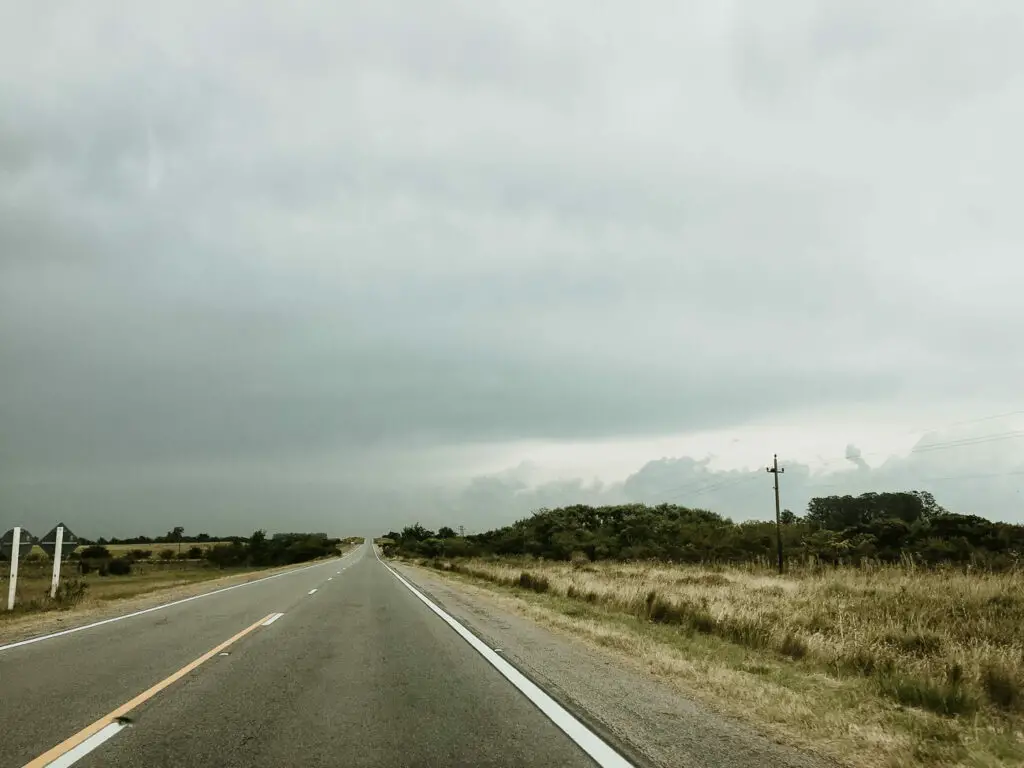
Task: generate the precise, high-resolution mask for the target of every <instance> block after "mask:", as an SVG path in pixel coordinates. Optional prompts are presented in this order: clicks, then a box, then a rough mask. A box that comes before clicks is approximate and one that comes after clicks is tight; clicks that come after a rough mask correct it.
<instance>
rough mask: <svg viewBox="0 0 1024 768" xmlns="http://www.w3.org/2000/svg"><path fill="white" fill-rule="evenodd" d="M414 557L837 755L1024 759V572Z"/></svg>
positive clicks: (845, 759)
mask: <svg viewBox="0 0 1024 768" xmlns="http://www.w3.org/2000/svg"><path fill="white" fill-rule="evenodd" d="M419 562H420V564H421V565H427V566H430V567H434V568H436V569H438V570H440V571H442V572H444V573H447V574H448V575H449V576H450V577H451V578H455V579H462V580H470V581H472V582H474V583H477V584H482V585H486V586H488V587H489V588H491V589H493V590H496V591H497V592H499V593H503V594H504V595H505V596H506V598H507V599H510V600H512V601H514V602H515V603H516V604H517V606H518V607H519V609H520V610H521V611H523V612H524V613H527V614H528V615H530V616H532V617H533V618H535V619H538V620H540V621H542V622H545V623H548V624H550V625H553V626H556V627H558V628H560V629H563V630H566V631H569V632H571V633H573V634H575V635H577V636H581V637H582V638H584V639H586V640H588V641H589V642H592V643H596V644H600V645H603V646H606V647H611V648H613V649H617V650H619V651H622V652H623V653H624V654H625V655H628V656H630V657H632V658H633V659H637V658H639V659H642V660H643V662H644V663H645V665H646V666H647V667H648V669H649V670H650V671H651V672H653V673H654V674H657V675H660V676H665V677H669V678H672V679H673V680H674V681H676V682H677V683H678V684H679V685H680V687H681V688H683V689H684V690H685V691H686V693H687V694H688V695H691V696H693V697H695V698H698V699H701V700H703V701H704V702H705V703H706V704H707V705H709V706H711V707H712V708H713V709H716V710H718V711H722V712H725V713H727V714H731V715H733V716H736V717H739V718H742V719H744V720H746V721H748V722H752V723H754V724H755V725H757V726H758V727H759V728H760V729H761V730H763V731H764V732H766V733H768V734H769V735H772V736H773V737H776V738H780V740H783V741H786V742H789V743H793V744H796V745H799V746H803V747H805V748H810V749H811V750H813V751H815V752H818V753H819V754H824V755H828V756H830V757H833V758H835V759H837V760H839V761H840V762H842V763H844V764H848V765H864V766H891V767H896V766H925V765H928V766H932V765H963V766H978V767H979V768H980V767H981V766H1001V765H1020V764H1024V572H1021V571H1012V572H1007V573H1000V574H992V573H977V572H974V573H971V572H964V571H958V570H952V569H950V570H940V571H922V570H917V569H915V568H913V567H911V566H906V567H901V566H887V567H882V566H871V567H863V568H844V569H808V570H806V571H802V572H797V573H789V574H787V575H786V576H785V577H778V576H776V575H774V574H772V573H771V572H770V571H767V570H764V569H761V568H759V567H754V566H751V567H748V568H705V567H698V566H673V565H654V564H623V563H611V562H602V563H590V562H587V561H583V562H575V563H565V562H545V561H538V560H529V559H506V560H494V559H488V560H484V559H461V560H421V561H419Z"/></svg>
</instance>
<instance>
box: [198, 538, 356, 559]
mask: <svg viewBox="0 0 1024 768" xmlns="http://www.w3.org/2000/svg"><path fill="white" fill-rule="evenodd" d="M340 541H341V540H340V539H332V538H328V536H327V535H326V534H322V533H282V534H274V535H273V536H272V537H270V538H267V532H266V531H262V530H260V531H256V532H255V533H253V535H252V536H250V537H249V540H248V541H247V542H245V543H243V542H242V541H232V542H231V543H230V544H216V545H214V546H212V547H210V548H209V549H208V550H206V559H207V560H209V561H210V562H211V563H213V564H214V565H218V566H220V567H221V568H226V567H231V566H240V565H255V566H266V565H291V564H292V563H302V562H305V561H307V560H315V559H316V558H318V557H326V556H328V555H333V554H337V552H338V544H339V543H340Z"/></svg>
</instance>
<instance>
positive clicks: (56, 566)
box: [50, 525, 64, 600]
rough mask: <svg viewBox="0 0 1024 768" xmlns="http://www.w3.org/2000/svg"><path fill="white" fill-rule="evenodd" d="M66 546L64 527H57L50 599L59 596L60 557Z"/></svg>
mask: <svg viewBox="0 0 1024 768" xmlns="http://www.w3.org/2000/svg"><path fill="white" fill-rule="evenodd" d="M63 546H64V526H63V525H58V526H57V545H56V547H55V548H54V550H53V581H51V582H50V599H51V600H52V599H53V598H55V597H56V596H57V585H58V584H60V556H61V549H63Z"/></svg>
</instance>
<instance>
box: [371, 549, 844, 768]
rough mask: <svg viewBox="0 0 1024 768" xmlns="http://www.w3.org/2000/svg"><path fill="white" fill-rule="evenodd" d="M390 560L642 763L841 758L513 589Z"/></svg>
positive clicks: (719, 767) (803, 763)
mask: <svg viewBox="0 0 1024 768" xmlns="http://www.w3.org/2000/svg"><path fill="white" fill-rule="evenodd" d="M390 564H391V565H392V567H394V568H396V569H397V570H398V571H399V572H400V573H401V574H402V575H403V576H405V577H406V578H408V579H409V580H410V581H412V582H413V583H415V584H416V585H418V586H419V587H420V588H421V589H422V590H423V591H424V592H425V593H426V594H428V595H429V596H430V597H431V598H432V599H434V600H435V601H436V602H438V603H439V604H440V605H441V606H443V607H444V609H445V610H446V611H448V612H449V613H450V614H451V615H452V616H454V617H455V618H457V619H458V620H459V621H461V622H462V623H463V624H465V625H466V626H467V627H468V628H470V629H471V630H472V631H473V632H475V633H476V634H477V635H478V636H479V637H481V638H482V639H483V640H484V641H485V642H487V643H488V644H489V645H490V646H491V647H492V648H500V649H501V652H502V654H503V655H504V656H506V657H507V658H508V659H509V661H511V662H512V663H513V664H515V665H516V666H517V667H518V668H519V669H520V670H522V671H523V672H524V673H525V674H526V675H527V676H529V677H531V678H532V679H533V680H534V681H535V682H537V683H538V684H539V685H541V686H542V687H543V688H545V690H547V691H548V692H549V693H550V694H551V695H552V696H554V697H555V698H557V699H558V700H559V701H561V702H562V704H563V705H564V706H566V707H567V708H569V709H570V710H571V711H573V712H575V713H577V714H578V715H580V716H581V719H582V720H584V721H585V722H586V723H587V724H588V725H590V726H591V727H592V728H593V729H594V730H595V731H596V732H598V733H599V734H601V735H602V736H605V737H606V738H608V739H609V741H611V742H612V743H613V744H615V745H616V746H618V747H620V748H621V749H622V751H623V753H624V754H626V755H627V756H628V757H630V758H632V759H634V761H635V762H637V763H638V764H644V763H646V764H648V765H654V766H665V767H666V768H668V767H669V766H682V765H685V766H688V767H691V768H705V767H706V768H712V766H714V767H715V768H754V767H755V766H756V767H758V768H760V767H761V766H769V765H770V766H780V767H783V768H825V767H826V766H834V765H835V763H833V762H831V761H828V760H826V759H823V758H819V757H816V756H813V755H809V754H807V753H804V752H801V751H799V750H796V749H794V748H792V747H788V746H785V745H783V744H778V743H775V742H773V741H772V740H771V739H770V738H768V737H767V736H765V735H763V734H761V733H758V732H757V731H756V730H754V729H753V728H751V727H750V726H748V725H745V724H743V723H740V722H738V721H735V720H732V719H730V718H727V717H724V716H723V715H720V714H718V713H715V712H712V711H710V710H708V709H707V708H706V707H704V706H702V705H701V704H699V703H697V702H695V701H693V700H692V699H689V698H687V697H686V695H685V692H684V691H681V690H680V688H679V687H678V686H677V685H674V684H673V683H671V682H670V681H667V680H665V679H661V678H659V677H657V676H656V675H654V674H652V673H651V672H650V671H649V669H647V668H645V666H644V665H643V664H642V663H641V662H640V661H639V660H638V659H636V658H633V657H631V656H629V655H627V654H625V653H623V652H618V651H616V650H615V649H614V648H606V647H603V646H600V645H596V644H593V643H590V642H586V641H584V640H582V639H580V638H577V637H574V636H572V635H571V634H569V633H567V632H563V631H560V630H557V629H554V628H549V627H546V626H542V625H540V624H538V623H537V622H535V621H533V620H531V619H530V618H527V616H526V615H524V611H523V609H522V605H521V604H518V601H516V600H515V599H514V598H508V597H505V596H502V595H498V594H496V593H494V592H491V591H489V590H487V589H484V588H481V587H476V586H474V585H471V584H466V583H464V582H460V581H455V580H453V579H451V578H446V577H444V576H443V575H441V574H438V573H436V572H433V571H429V570H427V569H424V568H419V567H416V566H411V565H407V564H402V563H394V562H392V563H390Z"/></svg>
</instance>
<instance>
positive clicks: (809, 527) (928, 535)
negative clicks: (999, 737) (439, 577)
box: [384, 491, 1024, 568]
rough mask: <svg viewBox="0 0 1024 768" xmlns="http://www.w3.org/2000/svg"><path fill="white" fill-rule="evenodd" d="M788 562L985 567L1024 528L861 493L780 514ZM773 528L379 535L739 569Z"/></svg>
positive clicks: (658, 510) (694, 514)
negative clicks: (726, 565)
mask: <svg viewBox="0 0 1024 768" xmlns="http://www.w3.org/2000/svg"><path fill="white" fill-rule="evenodd" d="M782 520H783V525H782V526H781V528H782V537H783V546H784V549H785V552H786V556H787V557H788V558H799V559H808V558H816V559H817V560H818V561H822V562H826V563H833V564H839V563H852V564H856V563H860V562H862V561H864V560H865V559H871V560H879V561H883V562H896V561H899V560H900V559H901V558H907V557H909V558H913V560H914V561H916V562H918V563H921V564H926V565H932V564H938V563H943V562H952V563H958V564H966V563H974V564H977V565H983V566H986V567H992V568H1005V567H1009V566H1011V565H1013V564H1015V563H1016V562H1017V561H1018V558H1019V557H1021V556H1022V555H1024V526H1021V525H1012V524H1009V523H997V522H991V521H989V520H985V519H984V518H981V517H976V516H972V515H959V514H953V513H950V512H948V511H947V510H945V509H943V508H942V507H941V506H939V504H937V503H936V501H935V499H934V497H933V496H932V495H931V494H930V493H927V492H921V491H901V492H893V493H865V494H862V495H860V496H828V497H820V498H814V499H811V501H810V503H809V505H808V509H807V514H806V515H805V516H803V517H799V516H797V515H795V514H793V513H792V512H790V511H789V510H786V511H785V513H784V514H783V515H782ZM775 537H776V531H775V523H774V521H770V522H766V521H759V520H754V521H748V522H742V523H734V522H733V521H732V520H730V519H728V518H725V517H722V516H721V515H718V514H716V513H714V512H710V511H708V510H705V509H690V508H688V507H681V506H677V505H673V504H662V505H659V506H655V507H649V506H646V505H644V504H626V505H620V506H607V507H590V506H585V505H574V506H569V507H562V508H559V509H542V510H539V511H538V512H536V513H534V514H533V515H532V516H530V517H528V518H525V519H523V520H519V521H518V522H516V523H514V524H512V525H509V526H505V527H503V528H498V529H495V530H493V531H487V532H486V533H481V534H477V535H472V536H466V537H459V536H455V535H454V531H453V530H452V529H451V528H447V527H445V528H442V529H441V530H440V531H438V532H436V533H435V532H433V531H430V530H428V529H426V528H424V527H423V526H421V525H420V524H419V523H416V524H415V525H412V526H408V527H406V528H404V529H403V530H402V531H401V532H396V531H390V532H389V533H387V534H385V539H386V541H385V542H384V546H385V551H386V552H395V553H401V554H407V555H414V556H423V557H438V556H442V555H444V556H449V557H459V556H467V555H477V556H479V555H533V556H535V557H543V558H547V559H553V560H568V559H570V558H573V557H586V558H588V559H590V560H600V559H620V560H641V559H659V560H669V561H675V562H712V561H717V562H743V561H751V560H768V561H770V560H772V559H773V558H774V557H775V547H776V543H775Z"/></svg>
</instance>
